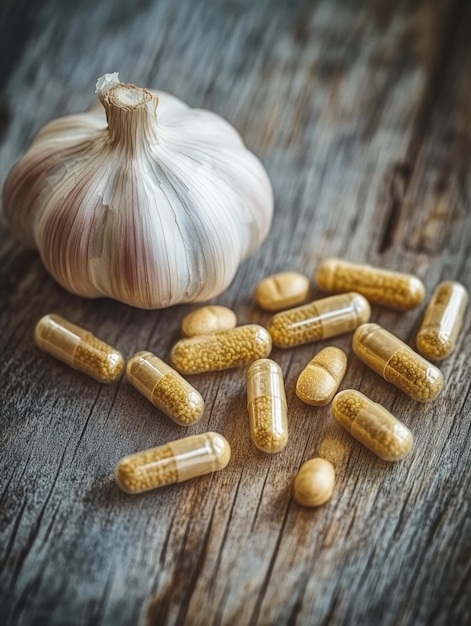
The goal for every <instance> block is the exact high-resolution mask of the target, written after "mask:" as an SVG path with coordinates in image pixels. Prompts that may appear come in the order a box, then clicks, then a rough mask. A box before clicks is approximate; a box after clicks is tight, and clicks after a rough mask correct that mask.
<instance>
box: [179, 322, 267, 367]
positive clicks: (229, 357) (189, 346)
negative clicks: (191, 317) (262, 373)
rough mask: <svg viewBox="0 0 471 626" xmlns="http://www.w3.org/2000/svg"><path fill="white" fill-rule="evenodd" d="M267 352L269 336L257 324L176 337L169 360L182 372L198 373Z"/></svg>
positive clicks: (251, 358)
mask: <svg viewBox="0 0 471 626" xmlns="http://www.w3.org/2000/svg"><path fill="white" fill-rule="evenodd" d="M270 352H271V337H270V334H269V333H268V331H267V330H266V328H263V326H258V325H257V324H247V325H246V326H236V328H232V329H230V330H221V331H219V332H217V333H212V334H210V335H199V336H197V337H188V338H187V339H180V341H178V342H177V343H176V344H175V345H174V346H173V349H172V353H171V357H170V358H171V361H172V363H173V365H174V366H175V367H176V368H177V370H179V371H180V372H181V373H182V374H200V373H202V372H214V371H219V370H225V369H229V368H231V367H240V366H241V365H248V364H249V363H251V362H252V361H255V360H256V359H260V358H263V357H266V356H268V355H269V354H270Z"/></svg>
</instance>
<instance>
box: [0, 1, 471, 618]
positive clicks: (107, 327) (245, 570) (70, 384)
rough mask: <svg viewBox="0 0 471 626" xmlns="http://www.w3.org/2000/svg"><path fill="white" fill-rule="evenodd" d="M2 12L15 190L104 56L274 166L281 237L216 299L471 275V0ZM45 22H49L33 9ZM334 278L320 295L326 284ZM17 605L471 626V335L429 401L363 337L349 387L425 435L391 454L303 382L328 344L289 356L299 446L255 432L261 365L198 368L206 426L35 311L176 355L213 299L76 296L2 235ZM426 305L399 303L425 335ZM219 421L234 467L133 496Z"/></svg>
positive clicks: (62, 614) (3, 558) (6, 438)
mask: <svg viewBox="0 0 471 626" xmlns="http://www.w3.org/2000/svg"><path fill="white" fill-rule="evenodd" d="M1 11H2V13H1V17H0V27H1V30H2V32H1V35H2V36H1V37H0V41H1V42H2V46H3V48H2V49H4V50H7V51H8V54H7V53H5V54H4V55H1V56H2V66H1V67H2V74H3V76H2V78H3V81H2V94H1V99H0V125H1V132H2V139H3V141H2V144H1V146H0V164H1V167H0V179H1V180H0V183H1V184H3V180H4V178H5V176H6V174H7V172H8V170H9V168H10V167H11V166H12V164H13V162H14V161H15V160H16V159H17V158H18V157H19V156H20V155H21V154H22V153H23V152H24V150H25V149H26V147H27V145H28V143H29V141H30V140H31V138H32V136H33V135H34V133H35V132H37V130H39V128H40V127H41V126H42V125H43V124H44V123H45V122H47V121H48V120H50V119H53V118H54V117H57V116H59V115H63V114H66V113H70V112H76V111H81V110H83V109H84V108H85V107H86V106H88V104H89V103H90V102H91V101H92V99H93V91H94V83H95V80H96V78H97V77H98V76H100V75H102V74H103V73H104V72H110V71H119V72H120V75H121V78H122V79H123V80H125V81H129V82H134V83H136V84H138V85H143V86H149V87H155V88H159V89H162V90H166V91H169V92H171V93H174V94H175V95H177V96H178V97H180V98H182V99H184V100H185V101H187V102H188V103H190V104H191V105H192V106H199V107H206V108H210V109H212V110H215V111H216V112H218V113H219V114H221V115H223V116H224V117H225V118H226V119H228V120H229V121H230V122H231V123H232V124H234V125H235V127H236V128H237V129H238V130H239V131H240V132H241V134H242V136H243V137H244V139H245V141H246V142H247V144H248V146H249V147H250V148H251V149H252V150H254V151H255V152H256V153H257V154H258V155H259V156H260V158H261V159H262V160H263V162H264V164H265V166H266V168H267V171H268V173H269V175H270V177H271V180H272V182H273V186H274V191H275V198H276V212H275V219H274V222H273V227H272V230H271V232H270V235H269V237H268V239H267V241H266V242H265V244H264V245H263V246H262V248H261V249H260V250H259V252H257V253H256V254H255V255H254V256H253V257H252V258H251V259H249V260H247V261H246V262H245V263H244V264H243V265H242V266H241V268H240V270H239V272H238V274H237V276H236V278H235V280H234V282H233V283H232V285H231V286H230V288H229V289H228V290H227V291H226V292H225V293H224V294H223V295H222V296H221V297H219V298H217V299H216V300H214V302H217V303H218V304H223V305H226V306H230V307H232V308H234V309H235V311H236V312H237V314H238V317H239V322H240V323H246V322H249V321H253V322H257V323H262V324H265V323H266V322H267V320H268V317H269V315H268V314H266V313H263V312H261V311H260V310H258V309H257V308H256V307H255V305H254V304H253V301H252V290H253V287H254V285H255V284H256V283H257V281H258V280H260V279H261V278H262V277H264V276H266V275H268V274H270V273H273V272H276V271H281V270H285V269H291V270H297V271H301V272H303V273H305V274H306V275H308V276H310V277H311V276H312V274H313V272H314V270H315V267H316V265H317V263H318V261H319V259H320V258H322V257H324V256H327V255H328V256H341V257H345V258H347V259H350V260H355V261H358V262H363V261H365V262H370V263H373V264H377V265H380V266H384V267H388V268H394V269H398V270H402V271H409V272H413V273H416V274H417V275H418V276H420V277H421V278H422V279H423V280H424V282H425V284H426V286H427V290H428V292H431V290H432V289H433V288H434V286H435V285H436V283H437V282H439V281H440V280H442V279H456V280H460V281H461V282H463V284H465V286H467V288H468V289H470V288H471V283H470V279H469V276H470V275H471V198H470V192H469V190H470V188H471V165H470V163H471V160H470V155H471V112H470V108H469V101H470V96H471V78H470V77H471V40H470V38H469V32H470V31H469V29H470V26H471V7H470V5H469V3H467V2H465V1H458V0H455V1H452V0H450V1H447V0H436V1H432V0H430V1H429V2H427V1H426V0H421V1H420V0H417V1H415V2H412V1H411V2H408V1H406V2H402V3H397V2H393V1H392V0H389V1H388V2H379V1H378V0H370V1H369V2H361V1H360V0H318V1H317V2H308V1H307V0H306V1H303V0H293V1H291V2H283V0H272V1H269V0H260V1H259V2H257V3H253V2H249V1H248V0H231V1H230V2H223V1H220V2H210V1H209V0H196V1H191V0H182V1H181V2H178V3H177V2H173V1H172V0H160V1H159V2H151V1H150V0H140V1H135V2H133V3H128V2H125V0H115V1H114V2H111V0H103V1H102V2H100V3H97V2H94V1H92V0H81V1H80V0H76V2H74V3H65V2H60V1H59V0H42V1H41V2H38V3H36V4H35V10H34V12H33V11H32V9H31V8H30V7H29V3H28V2H26V0H16V1H15V2H11V1H6V2H4V3H3V5H2V9H1ZM23 18H24V19H23ZM318 295H320V294H319V292H317V291H316V290H315V289H314V288H313V289H312V292H311V296H312V297H315V296H318ZM0 298H1V310H0V351H1V354H2V359H1V362H0V377H1V382H2V384H1V388H0V415H1V422H0V423H1V440H0V441H1V456H0V462H1V470H0V485H1V504H0V621H1V623H2V624H8V625H10V624H11V625H13V624H14V625H35V626H36V625H41V624H48V626H53V625H56V624H57V625H64V624H67V625H69V624H70V625H83V624H94V625H95V624H103V625H107V624H113V625H116V624H144V625H146V626H160V625H162V624H172V625H173V624H175V625H177V624H178V625H187V626H199V625H201V626H203V625H204V626H209V625H213V626H216V625H227V626H232V625H239V624H240V625H244V626H245V625H250V626H255V625H258V626H265V625H271V624H275V625H287V626H288V625H290V626H291V625H294V624H298V625H299V624H306V625H314V624H315V625H316V626H317V625H337V624H352V625H353V624H371V625H373V624H374V625H377V624H381V625H386V626H389V625H391V626H392V625H398V624H401V625H406V624H407V625H411V626H412V625H413V626H417V625H421V624H437V625H438V624H440V625H442V624H443V625H444V626H445V625H446V626H448V625H451V624H453V625H465V624H468V623H470V622H471V512H470V504H469V503H470V501H471V480H470V478H471V472H470V469H471V468H470V459H471V427H470V423H471V421H470V417H471V403H470V381H471V376H470V373H471V360H470V354H471V334H470V330H471V327H470V316H469V314H468V316H467V317H466V320H465V325H464V328H463V331H462V333H461V336H460V339H459V342H458V345H457V349H456V351H455V353H454V354H453V355H452V356H450V357H449V358H448V359H447V360H446V361H444V362H443V363H442V364H441V368H442V371H443V374H444V377H445V381H446V384H445V389H444V392H443V393H442V395H441V396H440V397H439V398H438V399H437V400H436V401H435V402H434V403H432V404H430V405H419V404H418V403H414V402H413V401H411V400H410V399H409V398H407V397H406V396H405V395H404V394H401V393H400V392H399V391H397V390H396V389H394V388H392V387H391V386H389V385H388V384H386V383H385V382H384V381H382V380H381V379H380V378H379V377H378V376H377V375H375V374H374V373H372V372H371V371H369V370H367V369H366V368H365V367H364V366H363V365H362V364H361V363H360V362H359V361H358V360H357V359H356V358H355V356H354V355H353V354H352V351H351V348H350V337H349V336H348V335H347V336H344V337H338V338H336V339H334V340H333V341H332V342H331V343H332V344H334V345H337V346H339V347H342V348H343V349H345V350H346V352H347V354H348V357H349V366H348V371H347V376H346V379H345V381H344V383H343V387H344V388H346V387H355V388H359V389H360V390H361V391H362V392H363V393H365V394H366V395H369V396H370V397H371V398H373V399H374V400H376V401H378V402H381V403H383V404H384V405H385V406H386V407H387V408H388V409H389V410H391V411H392V412H393V413H394V414H395V415H396V416H397V417H398V418H399V419H400V420H402V421H404V422H405V423H406V424H407V425H408V426H409V427H410V428H411V430H412V431H413V433H414V435H415V440H416V445H415V450H414V452H413V454H412V455H411V456H410V457H408V458H407V459H405V460H404V461H402V462H400V463H397V464H387V463H385V462H383V461H380V460H379V459H377V458H376V457H374V456H373V455H372V454H371V453H369V452H368V451H367V450H366V449H364V448H363V447H361V446H360V445H359V444H358V443H357V442H355V441H354V440H352V439H351V438H349V436H348V435H347V434H346V433H344V432H343V431H341V429H340V428H339V427H338V426H337V425H336V424H335V423H334V422H333V420H332V419H331V417H330V412H329V408H328V407H325V408H313V407H308V406H307V405H304V404H303V403H302V402H301V401H300V400H298V399H297V398H296V396H295V393H294V388H295V383H296V379H297V376H298V374H299V372H300V371H301V369H302V368H303V366H304V365H305V364H306V363H307V362H308V361H309V360H310V358H311V357H312V356H313V354H314V352H315V351H316V350H317V349H318V348H320V347H323V346H324V345H326V343H325V342H324V343H321V344H319V345H316V346H313V345H311V346H309V345H308V346H304V347H300V348H296V349H293V350H288V351H282V350H279V349H277V350H274V351H273V353H272V356H273V358H274V359H275V360H277V362H279V363H280V365H281V367H282V369H283V372H284V375H285V381H286V391H287V399H288V405H289V420H290V440H289V443H288V446H287V448H286V449H285V451H284V452H282V453H280V454H278V455H273V456H269V455H264V454H263V453H261V452H258V451H257V450H256V449H255V448H254V447H253V445H252V444H251V442H250V438H249V432H248V424H247V420H248V418H247V413H246V407H245V402H246V396H245V380H244V371H243V370H233V371H227V372H222V373H218V374H206V375H199V376H194V377H192V378H191V381H192V383H193V384H195V386H197V388H198V389H199V390H200V392H201V393H202V395H203V397H204V398H205V401H206V411H205V415H204V417H203V419H202V421H201V422H200V423H199V424H198V425H197V426H196V427H194V428H192V429H188V430H183V429H182V428H181V427H179V426H177V425H175V424H173V423H172V422H171V421H170V420H168V419H166V418H165V417H164V416H163V415H162V414H160V413H159V412H158V411H157V409H155V408H154V407H152V406H151V405H150V403H148V402H147V401H146V400H145V399H144V398H142V397H141V396H140V395H139V394H138V393H137V392H136V391H135V390H134V389H133V388H132V387H131V386H130V385H129V384H128V383H127V382H126V380H125V379H123V380H122V381H121V382H120V383H119V384H117V385H114V386H109V387H105V386H101V385H99V384H98V383H96V382H94V381H93V380H89V379H88V378H86V377H85V376H83V375H81V374H78V373H76V372H74V371H72V370H69V369H68V368H67V367H65V366H63V365H62V364H60V363H58V362H55V361H54V360H53V359H51V358H50V357H48V356H47V355H45V354H42V353H40V352H39V351H38V350H37V349H36V348H35V347H34V343H33V340H32V331H33V328H34V324H35V322H36V321H37V320H38V319H39V317H40V316H41V315H43V314H45V313H48V312H51V311H56V312H59V313H61V314H62V315H64V316H65V317H67V318H69V319H71V320H72V321H74V322H76V323H78V324H81V325H84V326H86V327H88V328H90V329H91V330H92V331H93V332H94V333H95V334H96V335H97V336H99V337H100V338H102V339H103V340H105V341H108V342H110V343H112V344H113V345H115V346H116V347H117V348H118V349H120V350H121V351H122V352H123V353H124V355H125V356H126V357H129V356H130V355H131V354H132V353H133V352H135V351H137V350H140V349H148V350H151V351H154V352H156V353H157V354H159V355H160V356H162V357H163V358H166V357H167V356H168V354H169V350H170V348H171V346H172V344H173V343H174V341H175V340H176V339H177V337H178V336H179V326H180V323H181V320H182V319H183V317H184V315H185V314H186V313H188V312H189V311H190V310H192V308H193V307H191V306H178V307H174V308H173V309H171V310H164V311H140V310H136V309H131V308H129V307H126V306H124V305H121V304H119V303H115V302H111V301H106V300H96V301H85V300H82V299H80V298H76V297H74V296H71V295H69V294H68V293H66V292H65V291H64V290H62V289H61V288H59V287H58V286H57V285H56V284H55V283H54V282H53V280H52V279H51V278H50V277H49V276H48V274H47V273H46V271H45V270H44V268H43V266H42V264H41V261H40V259H39V258H38V256H37V254H36V253H35V252H34V251H30V250H26V249H24V248H22V247H21V246H19V245H18V244H17V242H15V241H14V240H13V238H12V237H11V235H10V233H9V232H8V230H7V228H6V226H5V224H4V223H2V224H1V228H0ZM422 310H423V307H421V308H420V310H415V311H411V312H408V313H398V312H394V311H389V310H386V309H379V308H374V310H373V318H372V319H373V320H374V321H376V322H379V323H381V324H383V325H384V326H386V327H387V328H389V329H391V330H393V331H394V332H395V333H396V334H397V335H398V336H400V337H401V338H403V339H404V340H405V341H408V342H411V343H412V342H413V337H414V333H415V332H416V330H417V328H418V324H419V320H420V316H421V312H422ZM190 430H191V432H203V431H205V430H215V431H219V432H221V433H223V434H224V435H225V436H226V437H227V438H228V440H229V441H230V442H231V445H232V454H233V456H232V460H231V463H230V465H229V466H228V467H227V469H226V470H224V471H222V472H220V473H218V474H214V475H212V476H206V477H201V478H199V479H195V480H194V481H192V482H188V483H184V484H180V485H175V486H170V487H165V488H162V489H161V490H159V491H156V492H152V493H148V494H143V495H141V496H137V497H131V496H128V495H126V494H124V493H121V492H120V491H119V490H118V489H117V487H116V486H115V485H114V482H113V479H112V476H113V469H114V466H115V464H116V462H117V461H118V459H119V458H120V457H121V456H123V455H125V454H128V453H130V452H134V451H137V450H140V449H144V448H147V447H151V446H154V445H158V444H160V443H164V442H165V441H169V440H171V439H175V438H177V437H181V436H182V435H183V434H185V433H186V432H190ZM317 454H320V455H321V456H324V457H325V458H327V459H328V460H331V461H332V463H333V464H334V466H335V468H336V472H337V484H336V488H335V490H334V495H333V498H332V500H331V501H330V502H329V503H328V504H327V505H325V506H324V507H321V508H319V509H318V510H308V509H303V508H302V507H300V506H299V505H297V504H296V503H295V502H294V500H293V498H292V494H291V488H292V481H293V478H294V476H295V475H296V472H297V471H298V469H299V467H300V466H301V465H302V463H303V462H304V461H306V460H307V459H309V458H311V457H313V456H315V455H317Z"/></svg>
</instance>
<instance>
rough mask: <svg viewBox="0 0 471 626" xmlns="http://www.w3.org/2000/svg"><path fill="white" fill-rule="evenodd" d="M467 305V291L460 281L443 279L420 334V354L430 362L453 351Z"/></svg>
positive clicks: (431, 302)
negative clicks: (445, 280) (444, 280)
mask: <svg viewBox="0 0 471 626" xmlns="http://www.w3.org/2000/svg"><path fill="white" fill-rule="evenodd" d="M467 304H468V292H467V291H466V289H465V288H464V287H463V285H460V283H455V282H443V283H440V284H439V285H438V286H437V288H436V289H435V291H434V292H433V295H432V298H431V300H430V302H429V304H428V306H427V308H426V309H425V313H424V318H423V321H422V325H421V326H420V329H419V332H418V333H417V339H416V343H417V349H418V351H419V352H420V354H423V356H424V357H425V358H427V359H429V361H440V360H441V359H444V358H445V357H447V356H449V355H450V354H451V353H452V352H453V350H454V348H455V344H456V339H457V337H458V335H459V332H460V330H461V326H462V325H463V317H464V312H465V309H466V305H467Z"/></svg>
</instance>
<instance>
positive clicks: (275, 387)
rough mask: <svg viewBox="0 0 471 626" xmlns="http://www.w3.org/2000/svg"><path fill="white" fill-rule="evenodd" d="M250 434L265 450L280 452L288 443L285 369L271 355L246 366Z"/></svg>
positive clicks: (260, 447)
mask: <svg viewBox="0 0 471 626" xmlns="http://www.w3.org/2000/svg"><path fill="white" fill-rule="evenodd" d="M247 410H248V412H249V424H250V436H251V438H252V441H253V443H254V445H255V446H256V447H257V448H258V449H259V450H261V451H262V452H268V453H274V452H280V451H281V450H283V448H284V447H285V446H286V444H287V443H288V418H287V406H286V395H285V387H284V382H283V372H282V371H281V368H280V366H279V365H278V363H275V361H272V360H271V359H259V360H258V361H255V362H254V363H252V365H251V366H250V367H249V369H248V370H247Z"/></svg>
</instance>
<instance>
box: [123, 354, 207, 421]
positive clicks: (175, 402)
mask: <svg viewBox="0 0 471 626" xmlns="http://www.w3.org/2000/svg"><path fill="white" fill-rule="evenodd" d="M126 376H127V379H128V380H129V382H130V383H131V385H132V386H133V387H135V388H136V389H137V390H138V391H140V392H141V393H142V395H143V396H144V397H145V398H147V400H149V402H152V404H153V405H154V406H156V407H157V408H158V409H160V410H161V411H163V412H164V413H165V414H166V415H168V416H169V417H170V418H171V419H172V420H173V421H174V422H176V423H177V424H180V426H191V425H192V424H195V423H196V422H197V421H198V420H199V419H200V418H201V416H202V415H203V411H204V400H203V398H202V397H201V394H200V393H199V392H198V391H197V390H196V389H195V388H194V387H192V385H190V383H189V382H188V381H186V380H185V379H184V378H182V377H181V376H180V374H179V373H178V372H176V371H175V370H174V369H173V368H172V367H170V366H169V365H167V363H165V362H164V361H162V359H159V357H157V356H155V354H152V352H138V353H137V354H134V355H133V356H132V357H131V358H130V360H129V361H128V364H127V366H126Z"/></svg>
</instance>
